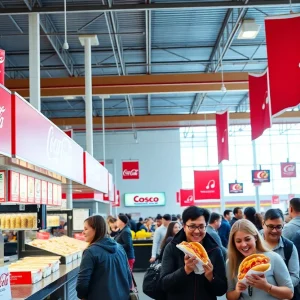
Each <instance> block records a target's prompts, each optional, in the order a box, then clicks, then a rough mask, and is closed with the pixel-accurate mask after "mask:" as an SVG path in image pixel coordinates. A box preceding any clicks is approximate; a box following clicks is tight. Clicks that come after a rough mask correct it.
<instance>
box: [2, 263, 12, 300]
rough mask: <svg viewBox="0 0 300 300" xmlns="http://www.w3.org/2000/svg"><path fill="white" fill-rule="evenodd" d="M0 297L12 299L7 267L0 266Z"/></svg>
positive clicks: (4, 299) (6, 299) (5, 299)
mask: <svg viewBox="0 0 300 300" xmlns="http://www.w3.org/2000/svg"><path fill="white" fill-rule="evenodd" d="M0 299H3V300H10V299H12V296H11V287H10V276H9V271H8V267H1V268H0Z"/></svg>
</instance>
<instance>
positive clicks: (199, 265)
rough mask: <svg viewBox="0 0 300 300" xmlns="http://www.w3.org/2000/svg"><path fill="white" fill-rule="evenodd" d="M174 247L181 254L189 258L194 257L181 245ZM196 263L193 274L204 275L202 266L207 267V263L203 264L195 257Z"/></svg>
mask: <svg viewBox="0 0 300 300" xmlns="http://www.w3.org/2000/svg"><path fill="white" fill-rule="evenodd" d="M176 247H177V248H178V249H179V250H181V251H182V252H184V253H185V254H187V255H188V256H190V257H193V256H195V254H193V253H192V252H191V251H189V250H188V249H186V248H185V247H183V246H182V245H176ZM196 259H197V261H198V263H197V264H196V267H195V269H194V272H195V274H199V275H201V274H203V273H204V269H203V265H207V263H204V262H203V261H202V260H201V259H200V258H198V257H196Z"/></svg>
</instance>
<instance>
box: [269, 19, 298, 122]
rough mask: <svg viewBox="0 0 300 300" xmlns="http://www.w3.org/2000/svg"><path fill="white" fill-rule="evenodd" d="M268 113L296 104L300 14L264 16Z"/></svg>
mask: <svg viewBox="0 0 300 300" xmlns="http://www.w3.org/2000/svg"><path fill="white" fill-rule="evenodd" d="M265 31H266V43H267V55H268V66H269V85H270V98H271V105H272V115H273V116H274V115H277V114H279V113H280V112H282V111H284V110H285V109H287V108H291V107H295V106H297V105H298V104H299V103H300V84H299V83H300V68H299V62H300V14H290V15H285V16H274V17H267V18H266V19H265Z"/></svg>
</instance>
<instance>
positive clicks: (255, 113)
mask: <svg viewBox="0 0 300 300" xmlns="http://www.w3.org/2000/svg"><path fill="white" fill-rule="evenodd" d="M269 99H270V98H269V93H268V71H266V72H265V73H264V74H261V75H254V74H249V102H250V124H251V135H252V141H253V140H255V139H257V138H258V137H260V136H261V135H262V134H263V133H264V131H265V130H266V129H268V128H271V127H272V121H271V120H272V118H271V104H270V101H269Z"/></svg>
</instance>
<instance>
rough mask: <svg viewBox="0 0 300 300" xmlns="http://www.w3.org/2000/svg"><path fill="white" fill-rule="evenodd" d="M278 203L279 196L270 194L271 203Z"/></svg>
mask: <svg viewBox="0 0 300 300" xmlns="http://www.w3.org/2000/svg"><path fill="white" fill-rule="evenodd" d="M279 203H280V200H279V196H278V195H273V196H272V204H279Z"/></svg>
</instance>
